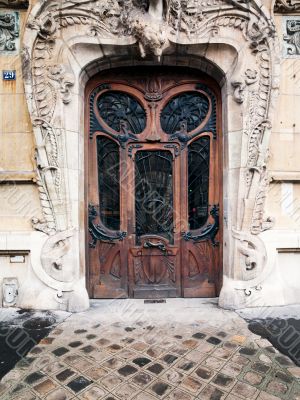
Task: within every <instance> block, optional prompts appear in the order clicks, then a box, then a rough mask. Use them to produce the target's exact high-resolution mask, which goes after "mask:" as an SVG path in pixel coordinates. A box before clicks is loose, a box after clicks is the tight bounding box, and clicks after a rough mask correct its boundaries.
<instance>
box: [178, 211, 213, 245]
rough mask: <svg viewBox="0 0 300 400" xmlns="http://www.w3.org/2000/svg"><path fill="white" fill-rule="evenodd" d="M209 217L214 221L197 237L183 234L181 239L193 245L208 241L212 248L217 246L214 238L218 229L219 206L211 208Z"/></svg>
mask: <svg viewBox="0 0 300 400" xmlns="http://www.w3.org/2000/svg"><path fill="white" fill-rule="evenodd" d="M210 215H211V216H212V217H213V219H214V223H213V224H208V225H206V226H205V227H204V228H203V229H202V230H201V232H200V233H199V234H198V235H193V234H192V232H183V233H182V237H183V239H184V240H186V241H187V242H188V241H190V240H192V241H193V242H194V243H197V242H203V241H205V240H210V241H211V243H212V245H213V246H214V247H217V246H219V242H218V241H216V236H217V234H218V232H219V229H220V218H219V205H216V204H215V205H213V206H212V209H211V211H210Z"/></svg>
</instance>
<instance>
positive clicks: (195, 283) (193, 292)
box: [182, 241, 216, 297]
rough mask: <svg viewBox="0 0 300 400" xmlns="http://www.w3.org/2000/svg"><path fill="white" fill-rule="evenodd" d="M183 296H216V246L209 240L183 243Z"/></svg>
mask: <svg viewBox="0 0 300 400" xmlns="http://www.w3.org/2000/svg"><path fill="white" fill-rule="evenodd" d="M182 252H183V266H184V268H183V296H184V297H216V284H215V279H216V277H215V271H214V268H213V267H214V254H213V252H214V248H213V247H212V245H211V244H210V243H209V242H208V241H205V242H199V243H185V244H184V245H183V249H182Z"/></svg>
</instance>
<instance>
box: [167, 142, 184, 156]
mask: <svg viewBox="0 0 300 400" xmlns="http://www.w3.org/2000/svg"><path fill="white" fill-rule="evenodd" d="M164 148H165V149H174V154H175V157H178V156H179V155H180V149H179V147H178V145H176V144H172V143H171V144H166V145H164Z"/></svg>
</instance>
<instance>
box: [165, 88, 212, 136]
mask: <svg viewBox="0 0 300 400" xmlns="http://www.w3.org/2000/svg"><path fill="white" fill-rule="evenodd" d="M209 107H210V105H209V100H208V98H207V97H206V96H205V95H204V94H202V93H199V92H186V93H183V94H180V95H178V96H176V97H174V98H173V99H172V100H170V101H169V103H168V104H167V105H166V107H165V108H164V109H163V111H162V113H161V126H162V129H163V130H164V132H166V133H167V134H169V135H173V134H175V133H176V132H178V131H180V129H181V124H182V122H185V123H186V127H187V132H191V131H193V130H195V129H197V128H198V127H199V126H200V125H201V124H202V122H203V121H204V120H205V118H206V117H207V114H208V112H209Z"/></svg>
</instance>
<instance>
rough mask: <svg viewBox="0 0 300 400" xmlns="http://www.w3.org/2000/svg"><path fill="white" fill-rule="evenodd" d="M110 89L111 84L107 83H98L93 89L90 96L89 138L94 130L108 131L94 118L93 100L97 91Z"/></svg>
mask: <svg viewBox="0 0 300 400" xmlns="http://www.w3.org/2000/svg"><path fill="white" fill-rule="evenodd" d="M109 89H111V85H109V84H108V83H103V84H102V85H99V86H97V87H96V89H95V90H94V91H93V93H92V94H91V96H90V103H89V104H90V139H92V138H93V135H94V133H95V132H96V131H101V132H104V133H108V132H106V131H105V129H104V128H103V126H102V125H101V124H100V121H99V120H98V119H97V118H96V115H95V112H94V101H95V98H96V96H97V94H98V93H101V92H102V91H104V90H109Z"/></svg>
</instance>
